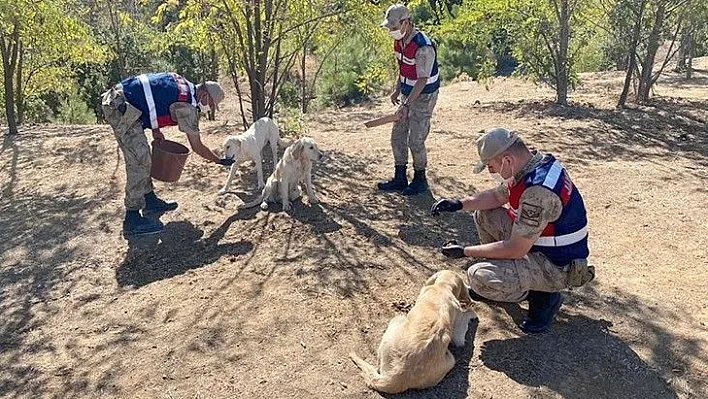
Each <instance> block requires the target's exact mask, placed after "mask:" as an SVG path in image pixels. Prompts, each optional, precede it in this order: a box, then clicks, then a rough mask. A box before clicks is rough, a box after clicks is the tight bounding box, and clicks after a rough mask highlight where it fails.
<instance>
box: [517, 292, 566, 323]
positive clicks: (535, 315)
mask: <svg viewBox="0 0 708 399" xmlns="http://www.w3.org/2000/svg"><path fill="white" fill-rule="evenodd" d="M527 299H528V300H529V317H528V319H526V320H524V321H523V322H521V325H520V326H519V327H521V331H523V332H525V333H527V334H535V333H541V332H544V331H546V330H548V329H549V328H550V327H551V324H552V323H553V318H554V317H555V316H556V313H558V309H560V307H561V305H562V304H563V296H562V295H561V294H560V292H541V291H529V295H528V297H527Z"/></svg>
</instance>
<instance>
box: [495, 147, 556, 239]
mask: <svg viewBox="0 0 708 399" xmlns="http://www.w3.org/2000/svg"><path fill="white" fill-rule="evenodd" d="M544 157H545V154H543V153H541V152H535V153H534V155H533V157H532V158H531V159H530V160H529V162H528V163H527V164H526V165H525V166H524V167H523V168H522V169H521V170H520V171H519V172H517V173H516V174H515V175H514V184H517V183H518V182H519V181H520V180H521V179H523V177H524V176H525V175H526V174H527V173H529V172H530V171H532V170H533V169H535V168H536V167H537V166H538V165H539V164H540V163H541V161H543V159H544ZM499 189H500V190H501V189H503V190H506V197H505V198H507V199H508V198H509V189H508V186H507V185H506V184H504V185H502V186H500V188H499ZM562 211H563V203H562V202H561V199H560V198H559V197H558V196H557V195H556V194H555V193H554V192H553V191H551V190H549V189H548V188H546V187H543V186H531V187H528V188H526V189H525V190H524V192H523V193H521V198H520V199H519V209H517V212H516V215H517V216H516V219H515V220H514V225H513V227H512V230H511V231H512V234H519V235H520V236H522V237H524V238H528V239H533V240H535V239H537V238H538V237H540V236H541V232H543V229H545V228H546V226H547V225H548V223H552V222H554V221H556V220H557V219H558V218H559V217H560V215H561V212H562Z"/></svg>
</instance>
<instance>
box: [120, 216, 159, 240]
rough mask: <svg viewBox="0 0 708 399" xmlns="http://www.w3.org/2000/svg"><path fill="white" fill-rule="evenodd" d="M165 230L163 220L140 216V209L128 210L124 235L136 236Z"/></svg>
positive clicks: (124, 222) (124, 223)
mask: <svg viewBox="0 0 708 399" xmlns="http://www.w3.org/2000/svg"><path fill="white" fill-rule="evenodd" d="M163 230H164V226H163V225H162V222H160V221H159V220H150V219H148V218H146V217H143V216H140V212H138V211H126V212H125V220H124V221H123V237H125V238H128V237H134V236H140V235H146V234H156V233H161V232H162V231H163Z"/></svg>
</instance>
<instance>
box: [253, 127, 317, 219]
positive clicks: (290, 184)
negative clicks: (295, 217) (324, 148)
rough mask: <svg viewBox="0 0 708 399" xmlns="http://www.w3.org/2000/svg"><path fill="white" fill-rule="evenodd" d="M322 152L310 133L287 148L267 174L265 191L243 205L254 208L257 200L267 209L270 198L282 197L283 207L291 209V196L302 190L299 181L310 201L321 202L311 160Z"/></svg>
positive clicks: (294, 196)
mask: <svg viewBox="0 0 708 399" xmlns="http://www.w3.org/2000/svg"><path fill="white" fill-rule="evenodd" d="M321 158H322V153H321V152H320V150H319V148H317V143H316V142H315V140H314V139H313V138H311V137H303V138H301V139H299V140H297V141H295V142H294V143H293V144H291V145H290V146H289V147H288V148H286V149H285V153H284V154H283V159H281V160H280V161H279V162H278V164H277V165H275V170H274V171H273V174H272V175H270V177H268V181H267V182H266V185H265V187H264V188H263V192H262V193H261V195H260V197H258V198H257V199H256V200H254V201H253V202H249V203H247V204H243V205H241V206H240V208H251V207H254V206H256V205H258V203H260V204H261V209H263V210H266V209H268V202H277V201H281V202H282V203H283V210H284V211H288V210H290V208H291V206H290V200H292V199H295V198H298V197H300V194H301V193H302V191H301V189H300V182H301V181H302V182H304V183H305V189H306V190H307V196H308V197H309V199H310V203H311V204H316V203H318V202H320V200H319V199H318V198H317V195H316V194H315V190H314V188H313V187H312V163H313V162H314V161H319V160H320V159H321Z"/></svg>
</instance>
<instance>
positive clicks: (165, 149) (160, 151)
mask: <svg viewBox="0 0 708 399" xmlns="http://www.w3.org/2000/svg"><path fill="white" fill-rule="evenodd" d="M188 155H189V148H187V147H185V146H183V145H182V144H180V143H177V142H174V141H170V140H162V141H153V142H152V168H151V169H150V176H152V177H153V178H154V179H156V180H159V181H164V182H168V183H172V182H176V181H177V180H179V177H180V176H181V175H182V169H184V164H185V163H186V162H187V156H188Z"/></svg>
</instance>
